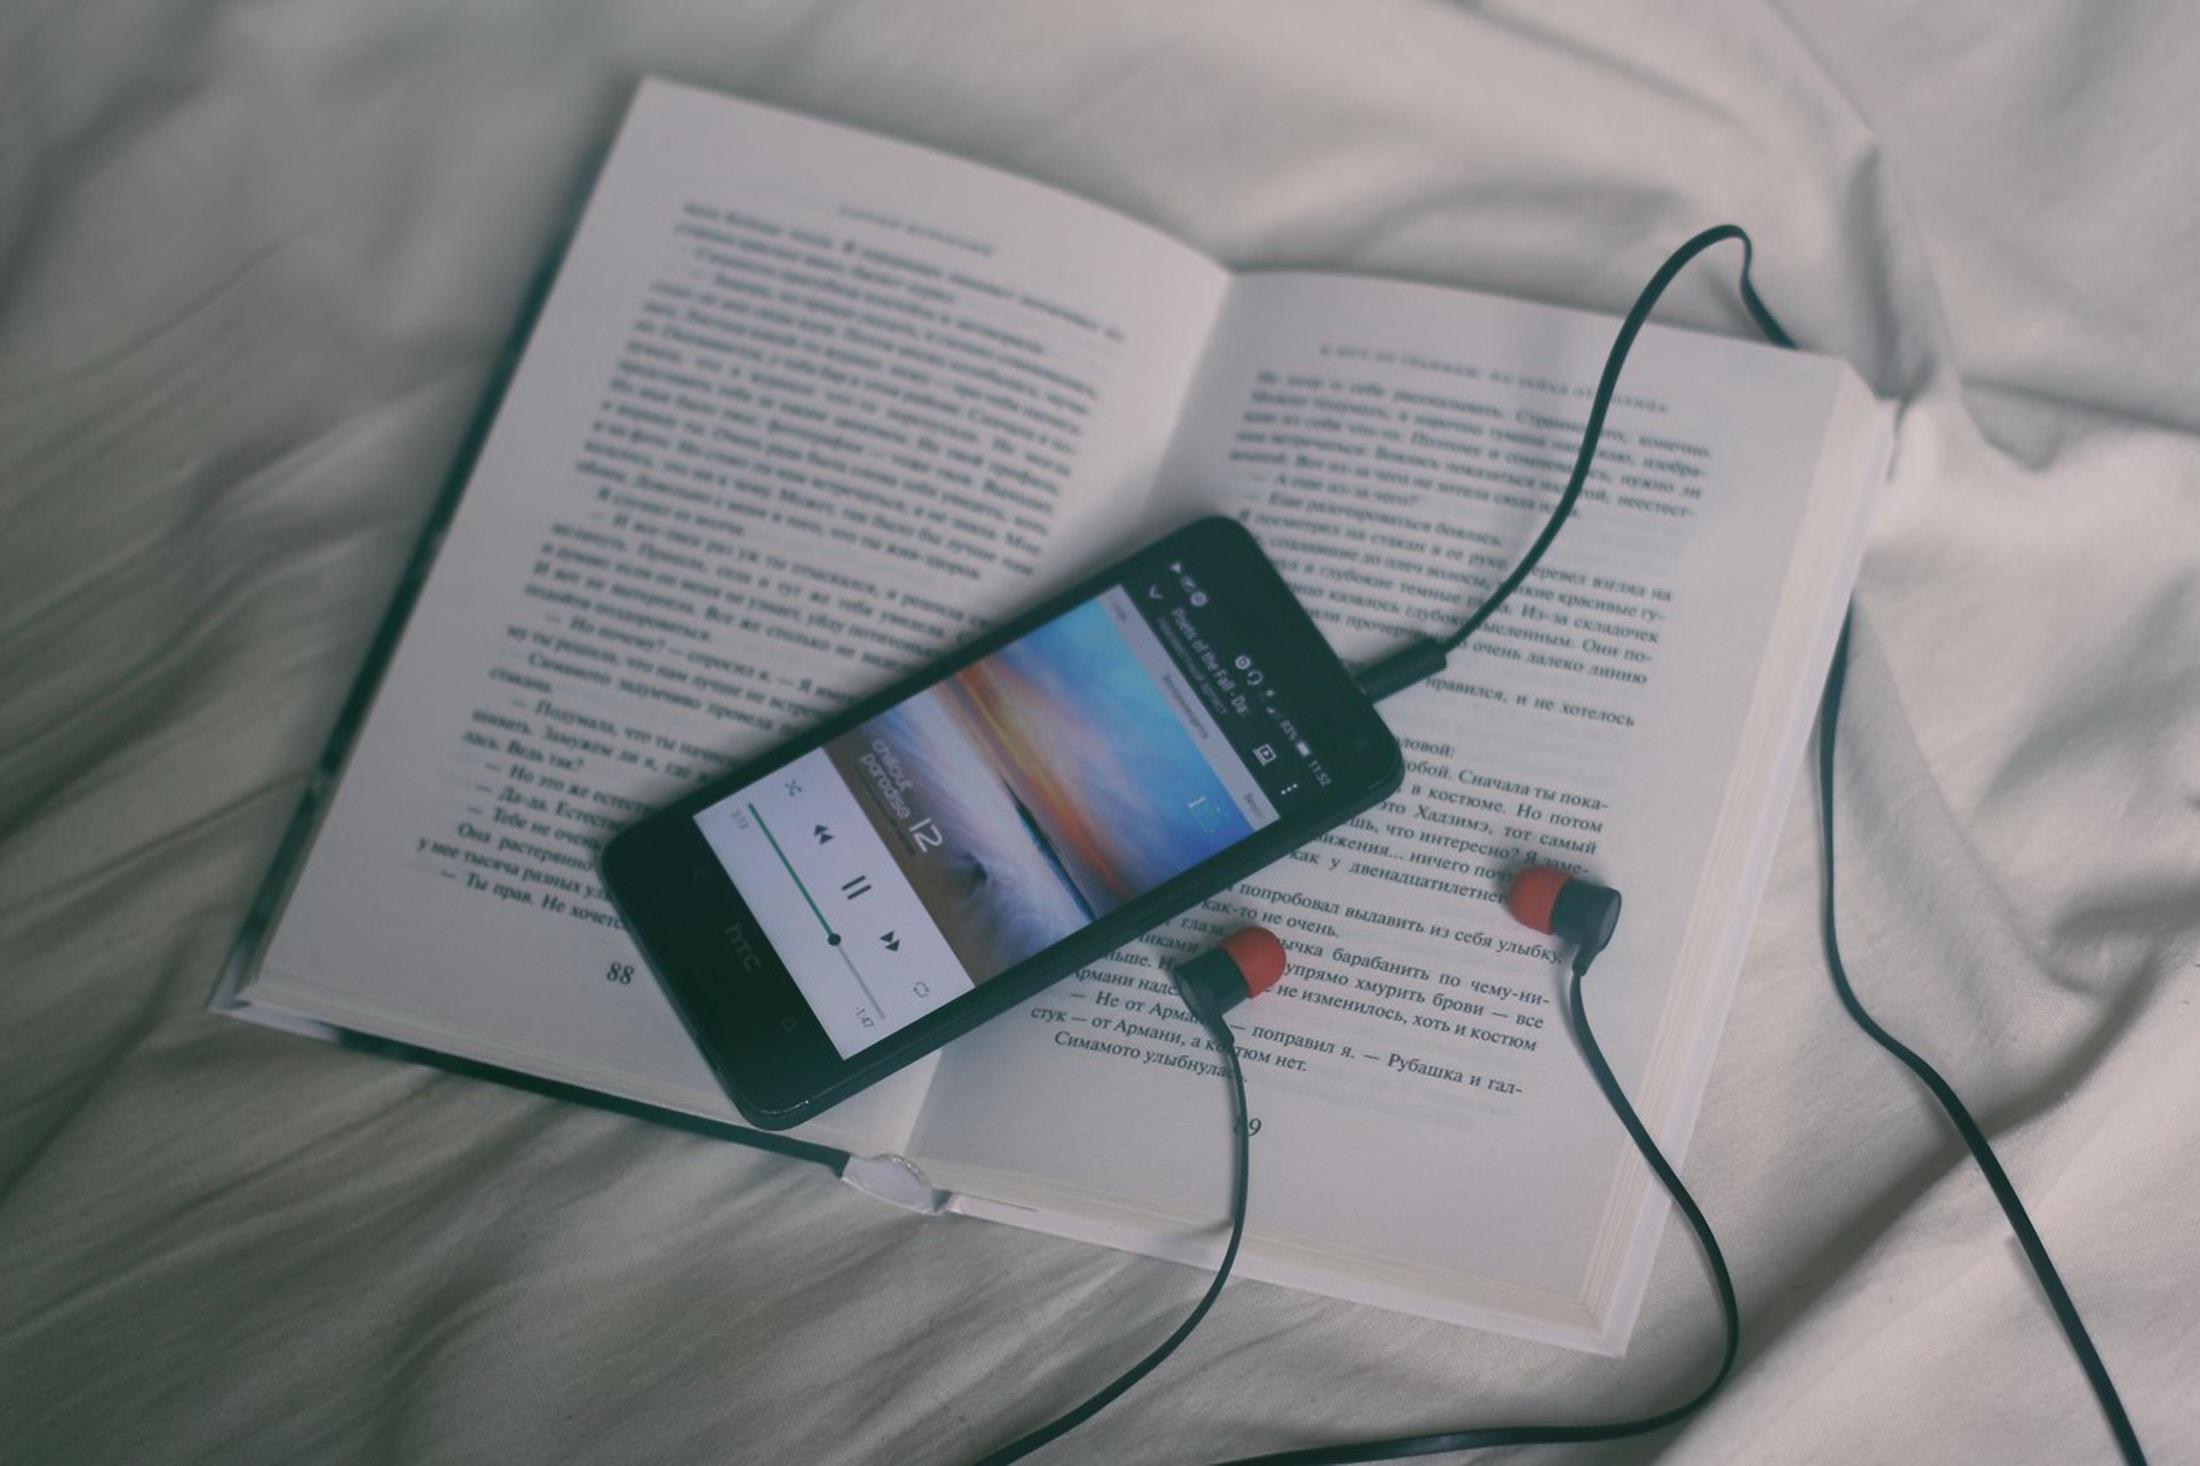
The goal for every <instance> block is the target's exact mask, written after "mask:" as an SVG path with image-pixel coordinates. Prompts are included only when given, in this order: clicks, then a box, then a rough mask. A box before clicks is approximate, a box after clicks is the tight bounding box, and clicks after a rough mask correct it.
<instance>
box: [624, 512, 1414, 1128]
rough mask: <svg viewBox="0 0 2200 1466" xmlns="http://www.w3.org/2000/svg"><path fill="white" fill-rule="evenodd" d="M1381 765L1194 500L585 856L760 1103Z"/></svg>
mask: <svg viewBox="0 0 2200 1466" xmlns="http://www.w3.org/2000/svg"><path fill="white" fill-rule="evenodd" d="M1403 773H1404V761H1403V758H1402V756H1401V755H1400V753H1399V749H1398V742H1397V740H1396V739H1395V738H1394V737H1392V735H1391V733H1390V730H1389V729H1388V728H1387V727H1385V726H1384V724H1383V721H1382V719H1381V718H1380V717H1379V716H1378V715H1377V714H1376V711H1375V708H1374V705H1373V704H1372V703H1371V702H1370V701H1369V700H1368V699H1367V697H1366V696H1365V695H1364V694H1363V693H1362V692H1361V691H1360V689H1359V686H1358V684H1357V683H1356V682H1355V681H1354V679H1353V677H1352V674H1351V672H1350V671H1348V670H1347V669H1346V668H1345V666H1344V665H1343V664H1342V663H1341V662H1339V661H1338V660H1337V657H1336V655H1335V653H1333V652H1332V651H1331V650H1330V649H1329V644H1328V642H1326V641H1325V640H1324V639H1323V638H1322V635H1321V632H1320V631H1319V630H1317V629H1316V628H1315V626H1314V623H1313V621H1312V620H1310V619H1309V618H1308V616H1307V614H1306V612H1305V610H1304V608H1302V607H1301V606H1300V605H1299V603H1298V601H1297V600H1296V599H1295V598H1294V597H1293V596H1292V594H1291V592H1290V589H1289V588H1288V587H1287V586H1285V584H1284V582H1283V578H1282V577H1281V576H1280V575H1279V574H1277V572H1276V568H1275V566H1274V565H1273V564H1271V563H1270V562H1269V560H1268V557H1267V556H1266V555H1265V554H1263V553H1262V552H1261V549H1260V547H1259V546H1258V545H1257V544H1255V543H1254V541H1253V537H1252V536H1251V535H1250V534H1248V533H1246V531H1245V529H1244V528H1243V527H1242V526H1241V525H1239V524H1237V523H1236V522H1235V521H1233V520H1228V519H1222V518H1210V519H1202V520H1199V521H1196V522H1194V523H1192V524H1190V525H1187V526H1185V527H1184V528H1183V529H1180V530H1178V531H1176V532H1175V533H1173V534H1171V535H1169V536H1167V537H1166V538H1164V539H1161V540H1159V541H1157V542H1155V543H1154V544H1151V545H1148V546H1147V547H1146V548H1144V549H1142V550H1140V551H1138V552H1136V553H1135V554H1133V555H1131V556H1129V557H1128V558H1126V559H1124V560H1122V561H1120V562H1118V563H1117V564H1115V565H1112V566H1110V567H1109V568H1108V569H1106V570H1103V571H1101V572H1100V573H1099V574H1097V575H1094V576H1092V577H1091V578H1089V579H1087V580H1085V581H1083V582H1082V583H1080V584H1078V585H1075V586H1073V587H1071V588H1070V589H1068V590H1066V591H1064V592H1062V593H1061V594H1060V595H1058V596H1055V597H1053V598H1052V599H1050V600H1048V601H1046V602H1045V603H1043V604H1041V605H1039V606H1036V607H1034V608H1033V609H1032V610H1030V611H1028V612H1026V613H1025V614H1023V615H1021V616H1018V617H1017V618H1016V619H1014V620H1013V621H1011V622H1009V623H1008V624H1006V625H1004V626H1001V627H999V628H997V629H995V630H993V631H992V632H990V633H989V634H987V635H985V636H982V637H980V638H977V639H976V640H974V641H972V642H970V643H969V644H968V645H965V646H963V647H962V648H960V649H958V650H957V651H955V652H954V653H952V654H951V655H949V656H947V657H945V658H943V659H942V660H940V661H939V662H937V663H935V664H933V665H932V666H929V667H927V668H925V669H924V670H923V671H921V672H919V673H917V674H916V675H914V676H912V677H910V678H908V679H907V680H905V681H903V682H901V683H899V684H898V685H896V686H893V687H889V688H887V689H886V690H885V691H883V692H881V693H879V694H878V695H876V696H875V697H871V698H868V699H866V700H864V701H863V702H861V703H858V704H856V705H854V706H852V707H850V708H848V709H846V710H845V711H843V712H841V713H839V714H838V715H836V716H834V717H833V718H831V719H830V720H829V721H827V722H825V723H824V724H823V725H821V726H819V727H817V728H816V729H814V730H812V731H811V732H809V733H808V734H806V735H804V736H802V737H800V738H797V739H795V740H793V741H791V742H789V743H786V744H783V745H781V746H780V747H778V748H775V749H774V750H772V751H771V752H770V753H767V754H765V755H764V756H763V757H761V758H758V759H755V760H754V761H752V762H750V763H747V764H745V765H743V766H741V767H740V768H738V769H736V770H734V771H733V772H731V773H729V774H727V775H725V776H724V777H722V778H720V779H717V780H715V781H713V782H712V783H710V784H709V785H707V786H705V787H704V788H701V789H699V790H697V791H696V792H694V793H693V794H690V795H688V796H687V797H686V798H684V799H682V800H680V801H679V802H678V803H676V804H673V805H670V806H668V807H666V808H664V809H661V810H659V811H657V812H655V813H653V814H651V815H649V816H648V817H646V818H645V819H643V820H642V821H641V822H640V823H638V824H636V825H634V826H632V827H631V828H629V829H627V830H624V831H622V832H621V833H620V834H619V835H618V836H617V837H616V838H614V839H613V840H612V841H611V843H610V844H609V845H608V846H607V847H606V849H605V850H604V853H603V859H602V865H603V873H604V878H605V881H606V883H607V885H608V886H609V888H610V892H611V896H612V899H613V901H614V902H615V903H616V904H617V906H618V908H619V910H620V913H621V914H622V915H623V916H624V917H625V919H626V922H627V925H628V927H629V928H630V929H631V931H632V932H633V935H634V937H635V940H636V941H637V942H638V944H639V945H640V947H641V949H642V951H643V953H644V954H645V955H646V956H647V957H648V959H649V962H650V965H651V966H652V967H653V968H654V969H655V970H656V973H657V977H658V980H659V981H660V982H661V983H662V984H663V986H664V988H665V991H666V992H667V993H668V994H670V996H671V998H672V1001H673V1003H674V1005H675V1006H676V1007H677V1008H678V1009H679V1011H680V1014H681V1016H682V1017H683V1019H684V1020H685V1021H686V1023H687V1025H688V1028H689V1030H690V1032H691V1033H692V1034H693V1035H694V1037H695V1040H696V1042H697V1044H698V1045H699V1046H700V1047H701V1048H702V1050H703V1052H704V1054H705V1056H706V1057H707V1058H708V1059H709V1061H710V1063H711V1066H712V1068H713V1069H714V1070H715V1071H716V1073H717V1075H718V1078H719V1081H720V1082H721V1083H722V1084H723V1085H724V1086H725V1089H726V1092H727V1094H728V1095H729V1096H730V1097H731V1098H732V1100H733V1102H734V1104H735V1105H736V1106H737V1107H739V1109H740V1111H741V1113H742V1114H743V1115H744V1116H746V1117H747V1118H748V1119H749V1120H750V1121H751V1122H752V1123H754V1124H756V1125H759V1126H762V1127H764V1128H766V1129H782V1128H785V1127H786V1126H789V1125H793V1124H796V1123H798V1122H799V1121H802V1120H805V1119H808V1118H809V1117H810V1116H812V1115H815V1114H817V1113H818V1112H820V1111H822V1110H824V1109H826V1108H828V1107H829V1106H831V1105H833V1104H836V1103H838V1102H839V1101H841V1100H843V1099H846V1098H847V1097H848V1096H850V1095H852V1094H854V1093H856V1092H857V1091H859V1090H861V1089H863V1088H864V1087H865V1086H867V1085H870V1084H874V1083H876V1082H877V1081H879V1080H880V1079H883V1078H885V1077H886V1076H887V1075H888V1074H891V1073H893V1072H894V1071H895V1070H896V1069H899V1068H901V1067H902V1066H903V1065H905V1064H908V1063H909V1062H911V1061H912V1060H914V1059H917V1058H920V1057H922V1056H923V1055H925V1054H928V1053H930V1052H931V1051H932V1050H934V1049H937V1048H939V1047H940V1046H941V1045H942V1044H945V1043H946V1042H948V1041H949V1040H950V1039H952V1038H954V1037H956V1036H957V1035H959V1034H962V1033H965V1032H967V1031H969V1030H970V1029H971V1028H973V1027H975V1026H976V1025H977V1024H980V1023H982V1022H984V1021H985V1020H986V1019H987V1018H990V1017H992V1016H993V1015H994V1014H996V1013H1000V1012H1002V1011H1003V1010H1005V1009H1008V1008H1011V1007H1014V1006H1015V1005H1017V1004H1018V1003H1021V1002H1023V1001H1025V1000H1026V999H1028V998H1029V997H1031V996H1032V995H1033V994H1034V993H1036V992H1038V991H1039V990H1040V989H1041V988H1044V987H1046V986H1047V985H1048V984H1050V983H1053V982H1056V981H1058V980H1060V979H1061V978H1063V977H1066V976H1068V975H1069V974H1070V973H1073V972H1075V971H1076V970H1077V969H1078V968H1080V967H1082V966H1084V965H1085V964H1086V963H1088V962H1090V961H1092V960H1093V959H1094V958H1096V957H1100V956H1104V955H1105V954H1107V953H1108V952H1110V951H1112V950H1114V949H1115V948H1117V947H1119V946H1121V945H1123V944H1124V943H1125V942H1128V941H1130V940H1132V939H1133V938H1135V937H1137V936H1139V935H1141V934H1143V933H1144V932H1146V931H1149V930H1151V929H1152V928H1153V927H1155V926H1157V925H1159V924H1160V923H1161V922H1163V921H1166V920H1167V919H1169V918H1170V917H1172V916H1175V915H1176V914H1178V913H1179V912H1181V911H1183V910H1185V909H1187V908H1188V907H1190V906H1193V905H1195V904H1197V903H1198V902H1200V901H1202V900H1204V899H1205V898H1207V897H1208V896H1211V895H1213V894H1214V893H1216V892H1217V891H1220V890H1222V889H1223V888H1225V887H1227V886H1228V885H1230V884H1231V883H1232V882H1234V881H1237V880H1239V879H1242V878H1243V877H1245V876H1247V875H1250V874H1251V873H1252V872H1254V871H1256V870H1258V869H1259V868H1260V867H1262V866H1264V865H1266V864H1268V863H1269V862H1270V861H1273V860H1276V859H1279V858H1281V857H1282V856H1283V855H1284V854H1285V853H1286V852H1288V851H1290V850H1292V849H1294V848H1296V847H1297V846H1299V845H1302V844H1304V843H1305V842H1307V841H1308V840H1310V839H1312V838H1313V837H1315V836H1317V835H1319V834H1321V833H1322V832H1323V831H1325V830H1327V829H1329V828H1331V827H1332V826H1334V825H1336V824H1338V823H1339V822H1341V821H1343V820H1345V819H1347V818H1349V817H1351V816H1352V815H1354V814H1357V813H1359V812H1360V811H1361V810H1364V809H1367V808H1368V807H1370V806H1371V805H1374V804H1376V803H1378V802H1380V801H1381V800H1383V799H1384V798H1386V797H1387V796H1389V795H1390V794H1391V793H1392V792H1394V791H1395V790H1396V789H1397V787H1398V785H1399V782H1400V780H1401V778H1402V776H1403Z"/></svg>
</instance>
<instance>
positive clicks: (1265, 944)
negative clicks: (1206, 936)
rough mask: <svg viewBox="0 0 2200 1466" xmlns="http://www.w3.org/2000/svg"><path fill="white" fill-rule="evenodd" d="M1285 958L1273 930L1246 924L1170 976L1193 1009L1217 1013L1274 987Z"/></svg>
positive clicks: (1220, 1013)
mask: <svg viewBox="0 0 2200 1466" xmlns="http://www.w3.org/2000/svg"><path fill="white" fill-rule="evenodd" d="M1288 960H1289V959H1288V957H1287V954H1286V953H1285V952H1284V949H1283V943H1282V942H1280V941H1278V940H1276V934H1275V933H1274V932H1271V931H1269V930H1268V929H1267V928H1266V927H1258V926H1249V927H1247V928H1245V930H1243V931H1240V932H1232V933H1231V934H1230V935H1229V936H1227V937H1225V938H1223V939H1222V944H1221V945H1220V946H1215V947H1209V948H1208V949H1207V950H1206V951H1204V952H1202V953H1200V954H1199V955H1198V956H1197V957H1194V958H1193V959H1192V960H1191V961H1189V962H1187V963H1185V964H1184V965H1183V966H1182V967H1179V968H1178V969H1177V970H1176V972H1175V973H1174V974H1173V976H1174V977H1175V978H1176V986H1177V991H1178V992H1181V993H1182V994H1184V1001H1185V1002H1186V1003H1188V1004H1190V1005H1191V1008H1192V1011H1193V1012H1195V1013H1199V1014H1201V1015H1203V1016H1205V1015H1209V1014H1212V1015H1214V1016H1216V1017H1220V1016H1221V1015H1222V1014H1224V1013H1227V1012H1229V1011H1230V1010H1231V1009H1232V1008H1235V1007H1236V1006H1237V1005H1238V1004H1240V1003H1242V1002H1244V1001H1245V1000H1246V999H1247V998H1257V997H1259V996H1260V995H1261V994H1262V993H1265V992H1267V991H1268V990H1269V989H1270V988H1272V987H1274V986H1275V985H1276V980H1277V979H1278V978H1280V977H1282V976H1283V969H1284V966H1285V964H1286V962H1287V961H1288Z"/></svg>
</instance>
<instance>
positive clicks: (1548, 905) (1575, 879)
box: [1505, 865, 1620, 966]
mask: <svg viewBox="0 0 2200 1466" xmlns="http://www.w3.org/2000/svg"><path fill="white" fill-rule="evenodd" d="M1619 907H1620V896H1619V892H1617V891H1615V890H1613V889H1612V888H1611V887H1610V886H1600V885H1598V884H1597V883H1596V882H1595V881H1592V880H1590V879H1589V878H1588V877H1586V876H1577V875H1569V874H1568V873H1567V872H1565V871H1562V870H1559V869H1557V868H1556V867H1554V866H1548V865H1531V866H1529V867H1527V869H1525V870H1523V871H1521V872H1520V873H1519V874H1517V875H1515V876H1514V877H1513V878H1512V884H1511V885H1510V886H1509V887H1507V888H1506V891H1505V909H1506V910H1507V911H1509V912H1511V913H1512V915H1513V919H1514V920H1515V921H1517V922H1519V923H1520V924H1521V925H1522V926H1525V927H1531V928H1533V929H1534V930H1536V931H1539V932H1542V933H1544V934H1546V935H1548V936H1554V937H1557V938H1558V939H1559V940H1561V941H1566V942H1572V943H1573V944H1574V961H1575V963H1576V964H1577V965H1579V966H1586V965H1587V964H1588V963H1589V962H1591V961H1592V960H1594V959H1595V957H1596V955H1597V953H1599V952H1601V951H1603V950H1604V948H1605V946H1606V944H1608V943H1609V942H1610V941H1611V940H1612V933H1613V932H1614V931H1616V930H1617V929H1618V928H1619Z"/></svg>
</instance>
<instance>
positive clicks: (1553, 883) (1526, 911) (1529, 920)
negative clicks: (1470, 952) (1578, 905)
mask: <svg viewBox="0 0 2200 1466" xmlns="http://www.w3.org/2000/svg"><path fill="white" fill-rule="evenodd" d="M1572 879H1573V877H1572V876H1570V875H1568V874H1566V872H1564V871H1562V870H1554V869H1552V868H1551V867H1550V866H1547V865H1531V866H1529V867H1528V868H1527V869H1526V870H1524V871H1522V872H1520V873H1519V874H1518V875H1516V876H1514V877H1513V878H1512V885H1511V886H1510V887H1509V888H1508V889H1507V890H1506V892H1505V909H1506V910H1507V911H1510V912H1511V913H1512V914H1513V920H1515V921H1517V922H1519V923H1520V924H1521V925H1522V926H1527V927H1533V928H1535V930H1537V931H1539V932H1542V933H1544V934H1545V935H1546V936H1548V935H1549V934H1550V930H1551V908H1552V907H1553V906H1555V905H1557V904H1558V893H1559V892H1560V891H1563V890H1564V889H1566V883H1567V882H1568V881H1570V880H1572Z"/></svg>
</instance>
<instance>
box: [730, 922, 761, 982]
mask: <svg viewBox="0 0 2200 1466" xmlns="http://www.w3.org/2000/svg"><path fill="white" fill-rule="evenodd" d="M720 932H721V934H722V935H723V936H724V937H725V939H726V945H727V946H729V947H731V948H733V955H734V958H735V960H736V961H738V962H739V963H740V964H741V970H742V971H744V972H761V971H763V969H764V963H763V959H762V958H760V957H758V956H757V955H756V939H755V938H754V937H753V936H751V935H750V934H749V930H748V928H747V927H745V926H742V925H741V924H740V923H739V922H733V923H730V924H728V925H726V926H724V927H722V928H720Z"/></svg>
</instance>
